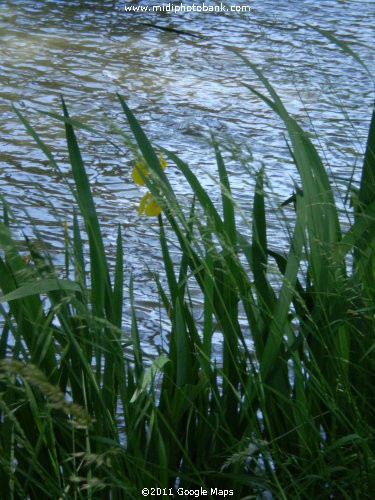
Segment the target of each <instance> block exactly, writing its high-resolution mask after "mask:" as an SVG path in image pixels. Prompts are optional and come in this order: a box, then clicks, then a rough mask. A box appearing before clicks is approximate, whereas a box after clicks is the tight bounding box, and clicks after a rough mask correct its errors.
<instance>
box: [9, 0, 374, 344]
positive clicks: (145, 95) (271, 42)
mask: <svg viewBox="0 0 375 500" xmlns="http://www.w3.org/2000/svg"><path fill="white" fill-rule="evenodd" d="M161 3H162V2H147V1H142V0H140V1H138V2H137V1H133V2H129V1H128V2H126V4H127V5H157V4H161ZM165 3H166V2H165ZM191 3H192V2H185V5H190V4H191ZM195 3H198V2H195ZM216 3H217V2H216ZM224 3H225V2H224ZM226 3H227V4H228V5H230V4H232V5H250V6H251V12H250V13H244V14H235V13H225V14H218V13H196V12H195V13H194V12H191V13H184V14H176V13H166V12H164V13H160V12H159V13H144V12H142V13H141V12H138V13H125V12H124V4H125V2H124V1H87V2H86V1H78V0H76V1H64V0H60V1H58V2H57V1H56V2H53V1H47V0H46V1H40V2H39V1H12V2H10V1H2V2H1V4H0V47H1V52H0V84H1V86H0V113H1V122H0V193H1V194H2V195H4V196H5V198H6V199H7V201H8V203H10V204H11V205H12V206H13V207H14V210H15V213H16V215H17V216H18V217H19V221H20V229H19V230H20V232H21V231H26V232H30V233H31V232H32V229H31V227H30V226H31V225H32V224H34V225H35V226H36V227H38V229H39V231H40V232H41V234H42V235H43V237H45V239H46V240H47V241H48V242H49V244H50V245H51V248H55V249H56V253H57V254H58V253H59V250H60V249H61V242H62V229H61V222H62V221H63V220H65V219H68V220H69V219H70V218H71V208H70V206H71V205H70V201H71V198H70V195H69V193H68V191H67V190H66V188H65V187H64V186H63V185H62V183H61V181H60V180H59V178H58V176H57V175H56V172H55V171H54V170H53V168H52V167H51V166H50V164H49V163H48V161H46V159H45V157H44V156H43V154H42V153H41V152H40V151H39V150H38V149H37V147H36V146H35V144H34V143H33V140H32V139H31V138H30V137H29V136H28V135H27V133H26V132H25V129H24V127H23V125H22V124H21V123H20V122H19V120H18V118H17V117H16V116H15V113H14V112H13V110H12V108H11V104H12V103H14V104H15V105H16V106H17V107H18V109H20V110H21V111H22V112H23V113H24V114H25V115H26V116H27V117H28V118H29V120H30V121H31V122H32V124H33V125H35V126H36V128H37V130H38V131H39V133H40V135H41V136H42V138H43V139H44V140H45V141H46V143H47V144H48V145H49V146H50V147H51V149H52V151H53V153H54V154H55V156H56V159H57V160H58V161H59V162H60V164H61V167H62V168H63V169H65V170H67V169H68V162H67V153H66V148H65V142H64V134H63V130H62V126H61V124H60V123H58V122H57V121H54V120H53V119H52V118H49V117H45V116H43V115H41V114H40V113H38V110H40V109H42V110H46V111H54V112H60V95H61V94H63V95H64V97H65V99H66V102H67V104H68V107H69V109H70V112H71V114H72V116H74V117H75V118H78V119H80V120H81V121H83V122H84V123H86V124H88V125H91V126H92V127H95V128H96V129H97V130H102V131H108V130H112V131H113V132H112V134H113V139H114V141H115V142H116V143H118V145H120V146H121V151H120V150H118V149H116V148H114V147H112V146H111V145H109V144H108V142H107V141H106V140H105V139H103V138H102V137H100V136H94V135H92V134H87V133H80V139H81V141H82V149H83V155H84V160H85V162H86V166H87V170H88V173H89V176H90V181H91V185H92V189H93V192H94V195H95V198H96V201H97V207H98V212H99V215H100V218H101V220H102V222H103V225H104V228H105V232H106V242H107V246H108V249H109V251H110V252H111V251H112V250H111V249H112V248H114V245H115V237H116V231H117V224H120V225H121V227H122V230H123V233H124V237H125V240H126V242H125V247H126V256H125V259H126V272H127V277H128V276H129V275H130V272H133V273H134V276H135V282H136V284H137V286H136V299H137V305H138V307H139V314H140V319H141V321H142V325H143V328H144V331H145V333H146V334H149V335H153V334H155V333H156V334H158V326H157V325H158V322H159V319H158V318H159V312H158V309H157V308H156V307H155V297H156V290H155V286H154V285H153V284H152V280H150V273H149V272H146V271H145V269H147V267H150V269H151V270H152V269H155V268H156V269H157V267H158V264H157V262H158V255H159V245H158V239H157V232H156V231H157V226H156V224H155V221H153V220H152V219H146V220H145V219H139V218H138V217H137V211H136V209H137V205H138V203H139V198H140V196H141V194H142V193H141V192H140V190H139V189H138V187H136V186H134V184H132V183H131V180H130V172H131V168H132V164H133V155H132V153H131V152H130V150H129V147H128V146H127V145H126V144H123V143H122V142H121V138H120V136H119V135H118V133H117V132H116V130H114V129H116V127H121V128H122V129H124V130H127V128H126V125H125V120H124V117H123V114H122V111H121V108H120V105H119V103H118V101H117V98H116V92H118V93H120V94H121V95H122V96H123V97H124V98H125V99H126V100H127V102H128V104H129V105H130V107H131V108H132V109H133V110H134V111H135V113H136V115H137V117H138V118H139V119H140V121H141V122H142V124H143V125H144V127H145V130H146V131H147V133H148V134H149V136H150V137H151V138H152V140H153V141H155V142H156V143H158V144H161V145H163V146H164V147H166V148H169V149H171V150H173V151H174V152H176V153H177V154H179V155H180V156H181V157H182V158H183V159H184V160H186V161H188V162H189V164H190V165H191V167H192V168H193V170H194V171H195V172H196V173H197V175H198V176H199V178H200V179H201V181H202V183H203V184H204V185H205V187H206V188H207V189H208V190H209V192H210V193H211V194H212V196H213V197H214V198H215V197H218V189H217V185H216V181H215V177H216V169H215V162H214V158H213V155H212V151H211V148H210V147H209V146H208V145H207V138H208V137H209V133H210V131H213V132H214V133H215V134H217V136H218V137H219V138H220V140H222V141H223V143H225V144H227V145H228V148H227V149H228V151H227V152H226V153H225V157H226V160H227V162H228V163H227V165H228V169H229V171H230V173H231V180H232V184H233V188H234V192H235V196H236V199H237V200H238V203H239V205H240V207H241V208H242V209H243V210H245V212H246V211H248V213H250V208H251V202H252V201H251V200H252V186H253V179H252V176H251V175H248V174H245V173H244V167H243V163H244V162H245V161H248V163H247V165H248V166H249V168H250V169H256V168H258V167H259V165H260V163H261V162H263V163H264V164H265V165H266V168H267V173H268V177H269V181H270V186H269V190H270V191H274V193H275V196H276V198H277V199H283V197H286V196H289V195H290V194H291V191H292V189H293V179H294V178H295V170H294V168H293V166H292V164H291V161H290V158H289V155H288V152H287V150H286V148H285V139H284V129H283V127H282V125H281V123H280V122H279V121H278V120H277V119H276V118H275V116H273V114H272V113H271V112H270V110H269V109H268V108H267V107H266V106H265V105H264V104H262V103H261V102H260V101H259V99H258V98H257V97H255V96H254V95H253V94H252V93H251V92H250V91H249V90H248V89H246V88H245V87H244V86H243V85H242V83H247V84H249V85H251V86H253V87H254V88H256V89H258V90H260V91H262V85H261V83H260V82H259V80H257V78H256V77H255V75H254V74H253V73H252V72H251V70H250V69H249V68H248V67H247V66H246V65H245V64H244V62H243V61H242V60H241V59H240V58H239V57H238V56H236V55H235V54H234V53H233V52H232V51H229V50H228V47H232V48H235V49H237V50H238V51H239V52H240V53H241V54H242V55H244V56H246V57H247V58H248V59H249V60H250V61H252V62H254V63H256V64H258V65H259V67H260V68H261V69H262V70H263V71H264V73H265V75H266V76H267V77H268V78H269V80H270V81H271V82H272V84H273V85H274V86H275V88H276V90H277V91H278V92H279V94H280V96H281V97H282V99H283V100H284V102H285V104H286V106H287V108H288V110H289V111H290V112H291V113H292V114H293V116H294V117H296V118H297V119H298V120H299V121H300V123H302V125H303V126H304V127H305V128H307V129H308V130H309V131H310V132H311V133H316V134H317V135H318V137H319V140H316V143H320V146H321V147H322V148H323V151H324V156H325V158H326V161H327V162H328V163H329V165H330V168H331V173H332V175H333V176H334V177H335V178H336V181H337V183H338V186H339V185H340V182H342V180H343V179H345V178H349V177H350V176H351V175H352V172H353V168H354V167H356V166H357V167H360V163H361V155H362V153H363V148H364V142H365V138H366V131H367V127H368V124H369V118H370V108H371V105H372V100H373V96H374V87H373V82H372V79H371V77H370V76H369V75H368V74H367V73H366V71H365V70H364V69H363V68H362V67H361V66H360V65H359V64H358V63H357V62H356V61H355V60H354V59H353V58H351V57H349V56H348V55H347V54H345V53H343V52H342V51H340V50H339V49H338V48H337V47H336V46H334V45H333V44H332V43H331V42H329V41H328V40H327V39H326V38H324V37H322V36H321V35H320V34H319V33H318V32H317V31H315V30H314V29H313V26H317V27H319V28H322V29H326V30H330V31H332V32H333V33H334V34H335V35H336V36H337V37H338V38H340V39H341V40H343V41H345V42H347V43H349V44H350V46H351V48H352V49H353V50H354V51H355V52H356V53H357V54H358V55H359V56H360V57H361V58H362V59H363V61H364V62H365V63H366V64H367V66H368V68H369V69H370V71H371V72H372V73H374V71H373V70H374V58H373V55H374V52H373V51H372V49H371V44H372V43H373V40H374V35H375V32H374V26H375V7H374V2H372V1H364V0H363V1H362V0H356V1H354V0H351V1H350V0H336V1H333V0H332V1H328V0H321V1H319V2H315V1H313V0H286V1H284V0H279V1H267V0H266V1H265V0H253V1H248V2H243V1H239V2H226ZM177 4H179V2H177ZM205 4H206V5H215V2H205ZM146 24H157V25H158V26H161V27H169V28H174V29H176V30H181V31H185V32H189V33H191V34H194V35H199V37H197V36H189V35H188V34H181V33H180V34H178V33H175V32H168V31H163V30H160V29H155V28H153V27H150V26H146ZM308 25H309V26H308ZM250 158H252V159H251V160H249V159H250ZM168 175H169V178H170V180H171V182H172V184H173V185H174V186H175V188H176V190H177V191H178V192H179V193H181V195H185V196H187V197H189V196H190V195H189V192H188V191H187V189H186V186H185V184H184V183H183V182H182V179H181V177H180V176H179V174H178V173H177V172H176V170H175V169H173V167H170V168H169V170H168ZM29 217H31V221H32V224H30V219H29ZM272 217H273V223H272V225H271V226H272V227H273V229H272V231H271V233H272V234H271V236H273V237H274V238H275V240H277V239H278V238H281V234H279V233H278V219H277V213H275V214H273V215H272ZM57 218H60V222H59V221H58V220H57ZM275 243H276V242H275ZM125 322H126V321H125Z"/></svg>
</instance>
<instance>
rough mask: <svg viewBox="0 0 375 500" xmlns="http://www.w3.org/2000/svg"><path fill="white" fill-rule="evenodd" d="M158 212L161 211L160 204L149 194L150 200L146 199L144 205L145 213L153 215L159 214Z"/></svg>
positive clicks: (149, 215) (148, 215)
mask: <svg viewBox="0 0 375 500" xmlns="http://www.w3.org/2000/svg"><path fill="white" fill-rule="evenodd" d="M160 213H161V206H160V205H159V203H158V202H157V201H156V200H155V198H154V197H153V196H152V195H151V197H150V201H148V202H147V203H146V206H145V215H147V217H152V216H155V215H159V214H160Z"/></svg>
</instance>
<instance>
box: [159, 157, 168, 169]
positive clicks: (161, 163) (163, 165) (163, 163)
mask: <svg viewBox="0 0 375 500" xmlns="http://www.w3.org/2000/svg"><path fill="white" fill-rule="evenodd" d="M159 163H160V165H161V168H162V169H163V170H165V167H166V166H167V160H166V159H165V158H164V156H163V153H160V155H159Z"/></svg>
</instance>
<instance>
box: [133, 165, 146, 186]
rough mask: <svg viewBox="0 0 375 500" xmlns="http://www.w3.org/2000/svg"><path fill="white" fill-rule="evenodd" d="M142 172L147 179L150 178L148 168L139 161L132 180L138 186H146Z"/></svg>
mask: <svg viewBox="0 0 375 500" xmlns="http://www.w3.org/2000/svg"><path fill="white" fill-rule="evenodd" d="M141 172H142V174H143V175H144V176H145V177H148V175H149V173H148V171H147V166H146V165H145V164H144V163H142V162H141V161H137V162H136V163H135V166H134V168H133V171H132V179H133V181H134V182H135V183H136V184H138V186H144V185H145V181H144V180H143V177H142V175H141Z"/></svg>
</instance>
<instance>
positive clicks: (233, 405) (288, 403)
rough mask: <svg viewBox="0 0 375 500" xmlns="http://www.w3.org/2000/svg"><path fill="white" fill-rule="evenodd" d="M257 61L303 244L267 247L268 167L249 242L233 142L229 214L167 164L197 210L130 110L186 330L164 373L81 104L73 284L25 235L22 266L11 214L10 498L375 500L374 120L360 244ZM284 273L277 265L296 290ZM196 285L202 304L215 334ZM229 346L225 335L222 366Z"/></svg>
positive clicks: (0, 387)
mask: <svg viewBox="0 0 375 500" xmlns="http://www.w3.org/2000/svg"><path fill="white" fill-rule="evenodd" d="M243 60H244V62H245V63H246V64H247V65H248V66H249V67H250V68H251V69H252V70H253V71H254V72H255V73H256V74H257V75H258V77H259V79H260V80H261V82H262V83H263V84H264V86H265V88H266V89H267V91H268V94H269V96H270V97H266V96H264V95H263V94H261V93H260V92H259V91H256V90H254V89H251V88H250V90H251V91H252V92H254V93H255V94H256V95H257V96H258V97H259V98H260V99H261V100H263V101H264V102H265V103H266V104H267V105H268V106H269V107H270V108H271V109H272V110H273V111H274V112H275V113H277V114H278V115H279V116H280V118H281V119H282V120H283V121H284V123H285V126H286V129H287V132H288V135H289V138H290V147H291V153H292V158H293V160H294V161H295V163H296V166H297V168H298V172H299V176H300V184H301V189H297V190H296V194H295V197H294V199H293V201H294V209H295V211H294V214H295V216H294V221H293V224H292V228H291V231H290V238H289V242H288V246H287V248H280V249H279V250H275V247H276V246H277V243H278V242H275V241H272V242H269V241H268V239H269V238H268V236H267V224H268V222H267V221H268V218H267V205H266V203H265V191H264V178H265V175H266V169H265V168H262V169H261V170H260V171H259V172H258V173H257V175H256V184H255V192H254V199H253V207H252V216H251V225H252V231H251V235H250V237H249V238H246V237H245V236H244V235H243V234H241V231H240V230H239V229H238V226H237V217H236V214H237V206H236V202H235V199H234V198H233V194H232V191H231V186H230V179H229V176H228V172H227V170H226V167H225V162H224V159H223V156H222V154H221V149H222V148H221V145H220V144H219V143H218V141H217V140H216V139H215V138H214V137H213V138H212V143H213V148H214V151H215V155H216V162H217V168H218V177H219V181H220V189H221V199H222V210H221V211H220V210H219V209H218V208H217V207H216V206H215V205H214V203H213V201H212V200H211V198H210V196H209V194H208V193H207V192H206V191H205V189H204V188H203V187H202V185H201V184H200V182H199V179H198V178H197V176H196V175H195V174H194V172H193V171H192V169H191V168H190V167H189V166H188V165H187V164H186V163H184V162H183V161H182V160H181V159H180V158H178V157H177V156H176V155H175V154H173V153H171V152H168V151H166V150H163V152H164V154H165V155H167V156H168V158H169V160H170V161H171V162H173V163H174V164H175V166H176V168H178V169H179V170H180V172H181V173H182V174H183V176H184V177H185V179H186V180H187V182H188V184H189V185H190V187H191V190H192V194H193V199H194V202H193V204H192V206H191V207H188V209H186V207H184V206H183V204H182V203H180V201H179V199H178V197H177V196H176V195H175V193H174V191H173V187H172V185H171V183H170V182H169V180H168V177H167V175H166V174H165V173H164V171H163V169H162V167H161V165H160V161H159V159H158V155H157V154H156V152H155V150H154V148H153V146H152V144H151V143H150V141H149V140H148V138H147V136H146V134H145V133H144V132H143V130H142V128H141V126H140V125H139V123H138V121H137V120H136V118H135V117H134V115H133V113H132V112H131V110H130V109H129V108H128V106H127V105H126V103H125V102H124V100H123V99H122V98H121V97H119V100H120V104H121V106H122V109H123V111H124V113H125V115H126V118H127V120H128V122H129V125H130V128H131V130H132V133H133V134H134V138H135V141H136V143H137V146H138V148H139V150H140V153H141V154H142V155H143V157H144V159H145V161H146V162H147V164H148V166H149V168H150V176H149V177H147V178H145V184H146V186H147V187H148V189H149V190H150V192H151V193H152V195H153V196H155V197H156V198H157V200H158V202H159V203H160V205H161V206H162V208H163V215H161V216H159V230H160V233H159V234H160V246H161V252H162V257H163V262H164V271H165V275H166V278H167V288H164V287H163V285H162V282H161V281H160V280H159V279H158V277H157V276H155V280H156V284H157V286H158V290H159V294H160V300H161V303H162V305H163V306H164V307H165V309H166V311H167V313H168V315H169V318H170V324H171V329H170V336H169V344H168V348H167V350H166V352H163V353H160V355H159V356H158V357H156V359H154V360H153V361H152V362H150V361H149V360H147V357H146V356H145V354H144V353H143V352H142V349H141V344H140V335H139V328H138V324H137V310H136V307H135V305H134V301H133V281H132V280H131V282H130V284H129V287H128V292H127V291H126V290H127V288H126V287H125V293H126V294H127V296H128V298H129V300H130V304H131V321H132V326H131V332H130V335H129V338H124V334H123V332H122V330H121V326H122V305H123V300H124V283H123V252H124V249H123V246H125V247H126V242H125V245H124V242H123V240H122V236H121V231H120V229H119V231H118V239H117V249H116V255H115V263H114V264H115V265H114V272H113V273H112V274H113V277H112V278H111V272H110V269H111V267H110V263H109V261H108V259H107V256H106V252H105V246H104V243H103V238H102V234H101V228H100V223H99V220H98V217H97V215H96V208H95V204H94V201H93V197H92V194H91V190H90V186H89V181H88V177H87V175H86V172H85V168H84V165H83V161H82V158H81V153H80V149H79V145H78V142H77V139H76V136H75V132H74V129H73V127H75V126H78V125H79V124H78V123H77V122H75V121H74V120H72V119H71V118H70V117H69V114H68V111H67V108H66V105H65V103H64V102H63V117H60V118H59V119H60V120H62V121H63V122H64V125H65V131H66V137H67V148H68V152H69V157H70V163H71V166H72V172H73V178H74V187H72V188H71V189H72V193H73V194H74V196H75V199H76V204H77V207H78V208H77V214H76V213H74V211H73V210H72V221H73V222H72V227H71V228H68V227H65V229H64V233H65V268H64V269H63V270H61V268H60V269H57V268H56V267H55V266H54V264H53V259H52V257H51V256H49V255H48V253H47V252H46V251H45V250H43V248H44V246H43V242H41V241H40V242H39V245H38V247H36V245H34V244H33V243H32V242H30V241H28V240H26V241H25V247H26V248H27V249H28V251H27V253H28V256H27V257H24V256H23V255H21V252H20V250H19V247H18V246H17V244H16V243H15V241H14V239H13V238H12V232H11V227H10V226H11V220H12V218H11V217H10V216H9V210H8V209H7V207H6V205H5V204H4V215H3V219H2V221H1V222H0V247H1V256H0V287H1V289H2V292H3V296H2V297H1V299H0V301H1V304H0V305H1V307H0V313H1V315H2V323H1V325H2V331H1V333H0V424H1V428H0V497H1V498H9V499H12V498H28V497H30V498H89V499H91V498H114V499H116V498H118V499H122V498H134V499H139V498H140V497H141V488H143V487H150V488H151V487H156V486H157V487H160V488H175V487H177V486H180V487H183V488H189V489H194V488H199V487H204V488H206V489H209V488H211V487H213V488H219V489H226V490H228V489H229V490H233V495H231V498H238V499H239V498H245V497H247V495H249V496H252V495H255V496H256V495H260V494H262V493H264V492H270V493H272V494H273V496H274V497H275V498H285V499H287V498H292V497H296V498H306V499H309V498H331V497H332V498H361V499H362V498H370V497H371V493H372V492H373V491H375V482H374V477H375V457H374V452H373V450H374V449H375V443H374V423H375V422H374V415H375V389H374V387H375V376H374V374H375V359H374V356H375V349H374V345H375V338H374V332H375V329H374V318H375V306H374V304H375V297H374V293H375V261H374V245H375V240H374V238H375V236H374V235H375V230H374V228H375V197H374V196H375V195H374V193H375V174H374V172H375V161H374V158H375V156H374V150H375V145H374V141H375V117H374V116H373V118H372V122H371V125H370V132H369V138H368V143H367V148H366V154H365V159H364V165H363V170H362V178H361V182H360V186H359V189H358V192H357V197H356V198H355V199H354V200H353V223H352V225H351V227H350V228H349V229H346V232H345V233H343V231H342V230H341V227H340V222H339V217H338V208H337V205H336V203H335V198H334V194H333V190H332V188H331V183H330V179H329V176H328V175H327V173H326V171H325V169H324V167H323V163H322V161H321V159H320V157H319V154H318V152H317V150H316V148H315V147H314V145H313V143H312V142H311V141H310V139H309V137H308V136H307V134H305V132H304V131H303V130H302V129H301V127H300V126H299V125H298V124H297V123H296V121H295V120H294V119H293V118H292V117H291V116H290V115H289V114H288V112H287V110H286V109H285V107H284V105H283V103H282V102H281V100H280V98H279V97H278V95H277V94H276V92H275V90H274V89H273V87H272V86H271V84H270V83H269V82H268V80H267V79H266V78H265V76H264V75H263V74H262V73H261V72H260V71H259V69H258V68H257V67H256V66H254V65H253V64H252V63H250V62H249V61H247V60H246V59H244V58H243ZM17 114H18V115H19V117H20V119H21V120H22V122H23V123H24V125H25V127H26V128H27V130H28V131H29V133H30V134H31V135H32V136H33V138H34V139H35V140H36V142H37V144H38V145H39V147H40V148H41V149H42V151H43V152H44V153H45V154H46V155H47V157H48V159H49V160H50V162H51V164H52V165H53V166H54V167H55V168H56V169H58V168H59V167H58V165H57V163H56V162H55V160H54V158H53V156H52V154H51V152H50V151H49V150H48V148H47V147H46V146H45V144H44V143H43V141H42V140H41V139H40V138H39V136H38V135H37V133H36V131H35V130H34V129H33V128H32V127H31V125H30V124H29V123H28V121H27V120H26V118H25V117H24V116H23V115H21V113H20V112H19V111H17ZM51 116H53V117H55V118H56V116H55V115H51ZM65 181H66V183H67V185H68V186H70V184H69V182H68V180H67V179H65ZM348 189H350V187H348ZM283 205H285V204H283ZM282 209H283V210H284V209H285V210H288V207H286V208H282ZM221 214H222V215H221ZM80 222H83V226H84V231H85V234H84V235H83V233H82V229H80ZM170 230H172V231H173V232H174V235H175V237H176V242H177V243H178V245H179V247H180V251H181V257H180V261H179V263H178V264H176V263H174V262H173V260H172V257H171V254H170V242H169V239H168V238H167V234H168V233H167V231H170ZM84 239H87V241H88V244H89V252H88V255H84V252H83V243H82V242H83V240H84ZM176 242H175V243H176ZM271 248H273V250H271ZM348 257H350V258H348ZM85 259H87V260H88V262H89V269H88V270H87V271H85ZM271 266H273V267H274V268H275V267H276V268H277V269H278V270H279V275H280V279H279V282H278V283H275V280H274V279H271V277H270V272H269V271H270V268H271ZM192 286H193V287H198V288H199V289H200V291H201V296H202V316H201V317H202V319H201V320H200V321H197V320H196V319H195V315H194V312H195V311H194V309H193V306H192V302H191V298H190V297H191V295H190V290H191V287H192ZM243 318H245V323H246V325H245V326H244V319H243ZM214 333H219V334H220V335H221V338H222V351H221V356H220V357H219V359H215V358H214V356H213V348H212V347H213V346H212V343H213V335H214ZM250 346H251V347H250ZM125 347H126V348H127V349H125ZM209 491H210V490H209ZM208 497H209V498H210V497H211V498H213V497H214V495H211V496H210V495H208Z"/></svg>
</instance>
